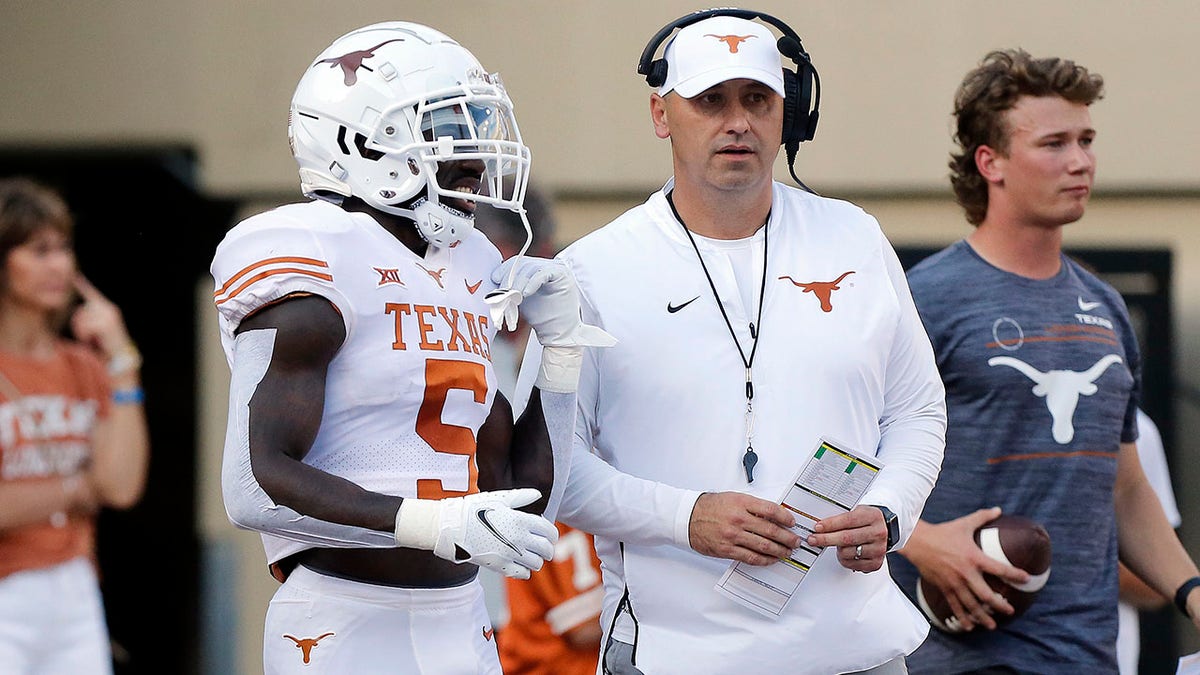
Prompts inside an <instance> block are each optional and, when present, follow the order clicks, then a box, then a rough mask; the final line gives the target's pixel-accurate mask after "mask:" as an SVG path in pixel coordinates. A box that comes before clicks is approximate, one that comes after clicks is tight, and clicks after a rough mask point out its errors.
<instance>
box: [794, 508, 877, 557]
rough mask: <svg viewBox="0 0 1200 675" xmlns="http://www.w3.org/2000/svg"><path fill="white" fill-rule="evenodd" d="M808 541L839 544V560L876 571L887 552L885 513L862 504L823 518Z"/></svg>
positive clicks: (819, 543) (822, 545)
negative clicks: (850, 509)
mask: <svg viewBox="0 0 1200 675" xmlns="http://www.w3.org/2000/svg"><path fill="white" fill-rule="evenodd" d="M813 532H814V534H811V535H809V537H808V543H809V544H811V545H813V546H820V547H822V548H824V547H826V546H836V547H837V558H838V562H839V563H841V565H842V567H845V568H846V569H848V570H853V571H855V572H874V571H876V570H878V569H879V568H881V567H883V559H884V557H885V556H886V555H887V523H885V522H884V520H883V512H882V511H880V510H879V509H877V508H875V507H874V506H867V505H866V504H859V505H858V506H856V507H854V509H853V510H852V511H847V512H846V513H842V514H838V515H836V516H830V517H828V518H822V519H821V520H819V521H817V523H816V525H814V526H813Z"/></svg>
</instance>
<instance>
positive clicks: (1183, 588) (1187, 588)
mask: <svg viewBox="0 0 1200 675" xmlns="http://www.w3.org/2000/svg"><path fill="white" fill-rule="evenodd" d="M1197 586H1200V577H1192V578H1191V579H1188V580H1187V581H1185V582H1183V583H1182V584H1180V586H1179V590H1177V591H1175V606H1176V607H1178V608H1179V611H1181V612H1183V615H1184V616H1186V617H1188V618H1189V619H1190V618H1192V615H1191V614H1188V610H1187V599H1188V595H1189V594H1190V593H1191V592H1192V589H1194V588H1196V587H1197Z"/></svg>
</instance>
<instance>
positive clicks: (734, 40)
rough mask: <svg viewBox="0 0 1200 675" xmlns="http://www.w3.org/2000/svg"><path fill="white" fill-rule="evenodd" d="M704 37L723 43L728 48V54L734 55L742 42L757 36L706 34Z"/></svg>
mask: <svg viewBox="0 0 1200 675" xmlns="http://www.w3.org/2000/svg"><path fill="white" fill-rule="evenodd" d="M704 37H710V38H716V39H717V41H719V42H724V43H725V44H726V45H728V46H729V53H730V54H736V53H738V45H740V44H742V43H743V42H745V41H746V40H749V39H750V38H752V37H758V36H757V35H713V34H712V33H708V34H706V35H705V36H704Z"/></svg>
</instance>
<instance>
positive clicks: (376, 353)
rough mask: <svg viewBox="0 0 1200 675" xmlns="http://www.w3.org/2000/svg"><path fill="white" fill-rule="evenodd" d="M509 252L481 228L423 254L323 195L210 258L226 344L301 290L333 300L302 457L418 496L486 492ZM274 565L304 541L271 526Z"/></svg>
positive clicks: (369, 486)
mask: <svg viewBox="0 0 1200 675" xmlns="http://www.w3.org/2000/svg"><path fill="white" fill-rule="evenodd" d="M499 263H500V254H499V252H498V251H497V250H496V248H495V247H494V246H492V244H491V243H490V242H489V241H488V240H487V237H485V236H484V235H483V234H482V233H479V232H474V231H473V232H472V233H471V234H470V235H469V236H468V237H466V238H465V239H464V240H462V241H461V242H460V243H459V244H457V245H455V246H453V247H449V248H434V247H430V249H429V253H428V254H427V256H426V257H425V258H421V257H418V256H417V255H415V254H414V253H413V252H412V251H411V250H409V249H408V248H407V247H406V246H404V245H403V244H402V243H400V242H399V241H398V240H397V239H396V238H395V237H393V236H392V235H391V234H390V233H388V232H387V231H386V230H385V229H384V228H383V227H381V226H380V225H379V224H378V223H377V222H376V221H375V220H374V219H372V218H371V217H370V216H369V215H367V214H363V213H354V212H347V211H344V210H342V209H341V208H340V207H338V206H336V205H334V204H331V203H327V202H322V201H314V202H309V203H304V204H292V205H288V206H284V207H281V208H278V209H275V210H273V211H269V212H267V213H263V214H260V215H257V216H254V217H251V218H249V219H247V220H245V221H243V222H242V223H240V224H239V225H238V226H237V227H235V228H233V229H232V230H231V231H230V232H229V233H228V234H227V235H226V237H225V239H224V241H222V242H221V244H220V246H219V247H218V248H217V252H216V256H215V257H214V259H213V263H212V274H213V278H214V279H215V282H216V291H215V292H214V302H215V303H216V306H217V310H218V313H219V315H220V328H221V341H222V345H223V347H224V349H225V355H226V357H227V358H228V359H229V360H230V363H231V364H232V359H233V344H234V331H235V330H236V329H237V327H238V325H239V324H240V322H241V321H242V320H243V319H245V318H246V317H247V316H249V315H250V314H252V313H253V312H254V311H256V310H258V309H261V308H262V307H265V306H267V305H269V304H271V303H272V302H275V301H277V300H279V299H280V298H283V297H284V296H287V295H289V294H293V293H311V294H315V295H319V296H321V297H323V298H325V299H327V300H329V302H330V303H332V304H333V306H334V307H335V308H336V309H337V311H338V312H339V313H340V314H341V316H342V319H343V321H344V322H345V326H346V340H345V342H344V343H343V345H342V347H341V349H340V350H339V351H338V353H337V355H336V356H335V357H334V359H333V361H332V362H331V363H330V365H329V371H328V377H327V380H326V392H325V409H324V413H323V415H322V419H321V427H320V431H319V433H318V434H317V437H316V439H315V441H314V443H313V446H312V449H311V450H310V451H309V453H308V455H307V456H306V457H305V458H304V463H305V464H308V465H311V466H313V467H315V468H317V469H320V470H322V471H325V472H328V473H331V474H334V475H337V476H340V477H342V478H345V479H347V480H349V481H351V482H353V483H356V484H358V485H360V486H361V487H363V488H364V489H366V490H370V491H372V492H378V493H381V494H388V495H397V496H402V497H418V498H422V499H440V498H443V497H453V496H461V495H464V494H467V493H472V492H478V486H477V484H476V480H477V476H478V468H477V465H476V462H475V449H476V446H475V443H476V434H477V432H478V431H479V427H480V425H482V424H483V421H484V420H485V419H486V417H487V415H488V412H489V411H490V410H491V406H492V401H493V399H494V397H495V392H496V389H497V382H496V375H495V372H494V371H493V369H492V363H491V345H492V341H493V338H494V337H495V333H496V330H495V327H494V326H492V323H491V319H490V317H489V314H488V306H487V305H486V304H485V303H484V300H483V299H484V297H485V296H486V295H487V294H488V293H489V292H490V291H492V290H494V289H495V288H496V284H495V283H493V282H492V280H491V274H492V271H493V270H494V269H495V267H496V266H497V265H498V264H499ZM263 539H264V545H265V546H266V549H267V558H268V562H274V561H276V560H279V559H281V558H283V557H286V556H288V555H291V554H292V553H295V552H297V551H299V550H302V549H304V548H307V547H308V545H306V544H302V543H299V542H293V541H287V540H284V539H281V538H278V537H274V536H271V535H269V534H264V535H263Z"/></svg>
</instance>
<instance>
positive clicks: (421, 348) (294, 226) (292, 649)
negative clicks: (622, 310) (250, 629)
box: [212, 22, 607, 673]
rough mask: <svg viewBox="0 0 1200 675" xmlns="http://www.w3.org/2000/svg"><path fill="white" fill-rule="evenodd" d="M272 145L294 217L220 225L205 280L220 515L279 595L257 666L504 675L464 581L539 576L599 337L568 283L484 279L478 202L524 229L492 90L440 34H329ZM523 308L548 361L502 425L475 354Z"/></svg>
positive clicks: (496, 261) (539, 263) (509, 142)
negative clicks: (218, 362) (266, 570)
mask: <svg viewBox="0 0 1200 675" xmlns="http://www.w3.org/2000/svg"><path fill="white" fill-rule="evenodd" d="M288 130H289V138H290V141H291V148H292V152H293V154H294V156H295V158H296V161H297V163H298V164H299V168H300V183H301V187H302V189H303V192H304V194H305V196H306V197H308V198H309V199H310V201H307V202H305V203H299V204H291V205H287V206H283V207H281V208H278V209H275V210H273V211H270V212H267V213H264V214H260V215H256V216H253V217H251V218H249V219H247V220H245V221H243V222H242V223H240V224H238V225H237V226H236V227H235V228H233V229H232V230H231V231H230V232H229V233H228V235H227V236H226V238H225V240H224V241H223V242H222V243H221V244H220V246H219V247H218V249H217V251H216V255H215V258H214V260H213V263H212V274H213V278H214V280H215V284H216V290H215V293H214V302H215V304H216V307H217V311H218V313H219V315H220V326H221V338H222V343H223V346H224V349H225V353H226V356H227V358H228V361H229V365H230V368H231V372H232V382H231V390H230V407H229V420H228V429H227V434H226V443H225V457H224V465H223V474H222V483H223V491H224V497H225V505H226V509H227V511H228V513H229V517H230V519H231V520H232V521H233V522H234V523H235V524H236V525H238V526H240V527H245V528H249V529H254V530H257V531H259V532H261V533H262V537H263V543H264V547H265V550H266V554H267V562H268V563H269V565H270V568H271V570H272V573H273V574H274V575H275V576H276V578H277V579H279V580H280V581H281V582H283V585H282V586H281V587H280V588H279V590H278V592H277V593H276V595H275V597H274V599H273V600H272V602H271V606H270V608H269V610H268V612H267V618H266V634H265V645H264V661H265V669H266V671H267V672H268V673H282V672H295V671H299V670H300V669H302V668H305V667H307V666H316V667H317V668H318V669H319V670H320V671H321V672H347V673H349V672H363V673H365V672H405V673H425V672H436V673H499V672H500V666H499V661H498V659H497V656H496V649H495V645H494V642H493V641H492V627H491V625H490V622H489V621H488V617H487V612H486V609H485V606H484V601H483V594H482V592H481V590H480V587H479V584H478V583H477V582H476V580H475V577H476V572H477V567H476V566H483V567H488V568H492V569H495V570H498V571H500V572H501V573H503V574H505V575H507V576H513V577H522V578H524V577H528V576H529V573H530V571H531V570H536V569H538V568H540V567H541V565H542V562H543V560H544V559H549V558H550V556H551V554H552V552H553V548H554V542H555V540H556V538H557V533H556V530H555V527H554V525H553V524H552V521H553V512H554V511H555V510H556V506H555V505H554V504H553V503H552V502H554V501H556V500H557V492H561V484H562V482H563V480H562V479H563V476H562V474H561V472H562V470H563V466H565V465H564V464H563V463H557V466H556V463H555V462H554V461H552V454H554V453H556V452H559V451H563V450H565V449H566V448H567V447H568V446H569V443H570V438H571V432H572V426H573V421H574V417H573V416H574V410H575V396H574V389H575V386H576V382H577V379H578V373H579V363H580V358H581V357H580V355H579V352H580V350H581V349H582V345H584V344H603V343H605V342H606V341H605V340H604V338H606V337H607V336H606V335H605V334H604V333H603V332H602V331H599V330H598V329H595V328H593V327H590V326H584V325H583V324H582V323H581V321H580V318H579V317H580V313H579V303H578V296H577V292H576V289H575V285H574V281H573V279H572V277H571V275H570V273H569V272H568V271H567V270H566V269H565V267H563V266H562V265H561V264H559V263H554V262H551V261H546V260H536V259H532V258H524V257H520V256H518V257H515V258H513V259H512V260H510V261H509V262H507V263H505V265H504V266H503V267H498V266H499V265H500V263H501V259H500V254H499V253H498V252H497V250H496V247H495V246H493V245H492V244H491V243H490V242H489V241H488V239H487V238H486V237H485V236H484V235H483V234H481V233H479V232H476V231H474V230H473V228H472V220H473V217H472V214H473V212H474V210H475V207H476V204H478V203H488V204H492V205H494V206H497V207H501V208H507V209H510V210H514V211H517V212H519V213H523V208H522V198H523V196H524V193H525V187H526V183H527V180H528V170H529V163H530V152H529V149H528V148H527V147H526V146H525V145H524V143H523V142H522V140H521V136H520V133H519V131H518V128H517V123H516V119H515V117H514V116H513V111H512V103H511V101H510V99H509V97H508V95H507V93H506V92H505V89H504V87H503V85H502V83H501V81H500V79H499V77H498V76H496V75H493V74H489V73H488V72H487V71H485V70H484V69H483V68H482V66H481V65H480V64H479V62H478V61H477V60H476V59H475V57H474V56H472V55H471V53H470V52H468V51H467V50H466V49H464V48H463V47H462V46H460V45H459V44H458V43H456V42H455V41H454V40H452V39H451V38H449V37H447V36H446V35H444V34H442V33H440V32H438V31H436V30H433V29H431V28H428V27H426V26H422V25H418V24H413V23H403V22H391V23H383V24H375V25H371V26H367V27H364V28H361V29H358V30H355V31H352V32H350V33H348V34H346V35H344V36H342V37H340V38H338V39H337V40H336V41H334V42H333V43H332V44H331V45H330V46H329V47H328V48H327V49H325V51H323V52H322V53H321V54H320V55H319V56H317V58H316V59H315V60H314V61H313V62H312V63H311V64H310V65H309V66H308V68H307V69H306V71H305V72H304V75H303V76H302V77H301V79H300V82H299V85H298V86H297V89H296V92H295V95H294V98H293V100H292V107H291V114H290V120H289V127H288ZM505 176H509V177H510V180H509V181H507V182H506V181H504V180H503V178H504V177H505ZM501 282H503V283H504V284H505V286H504V288H498V286H499V284H500V283H501ZM494 292H495V293H494ZM518 304H519V305H520V311H521V313H522V314H523V316H524V318H525V319H526V320H527V321H528V322H529V324H530V325H531V326H532V327H533V329H534V331H535V332H536V334H537V336H538V339H539V341H540V342H541V343H543V344H544V345H546V347H547V351H548V356H547V358H546V359H544V360H543V362H542V364H541V368H540V370H539V373H538V379H537V388H536V389H535V391H534V392H533V394H532V395H531V397H530V400H529V402H528V404H527V405H526V407H525V411H524V414H523V415H522V417H521V418H520V419H518V420H517V421H516V422H515V423H514V422H513V420H512V412H511V408H510V406H509V404H508V403H507V402H506V401H505V400H504V398H503V396H501V395H500V394H499V393H498V392H497V387H496V376H495V373H494V371H493V368H492V363H491V359H490V346H491V344H492V340H493V339H494V338H495V335H496V331H497V329H498V328H499V326H498V325H497V321H498V320H502V319H507V320H509V321H515V313H516V307H517V305H518ZM493 314H495V316H496V318H493ZM556 470H557V471H558V472H559V475H555V471H556ZM514 486H522V487H521V488H520V489H502V488H508V487H514ZM552 488H553V489H555V490H556V491H557V492H556V494H551V493H550V491H551V489H552ZM548 502H551V503H549V504H548ZM522 507H524V510H521V509H522ZM539 514H545V516H543V515H539ZM462 563H470V564H466V565H463V564H462Z"/></svg>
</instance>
